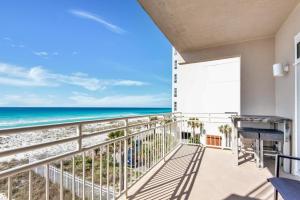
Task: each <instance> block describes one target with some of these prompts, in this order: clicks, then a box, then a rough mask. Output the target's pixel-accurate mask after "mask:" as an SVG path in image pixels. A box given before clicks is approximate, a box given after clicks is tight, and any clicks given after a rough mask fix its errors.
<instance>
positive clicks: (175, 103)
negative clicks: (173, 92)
mask: <svg viewBox="0 0 300 200" xmlns="http://www.w3.org/2000/svg"><path fill="white" fill-rule="evenodd" d="M174 111H177V102H176V101H174Z"/></svg>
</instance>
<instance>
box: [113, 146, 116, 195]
mask: <svg viewBox="0 0 300 200" xmlns="http://www.w3.org/2000/svg"><path fill="white" fill-rule="evenodd" d="M113 171H114V172H113V198H114V199H115V196H116V192H115V191H116V143H115V142H114V169H113Z"/></svg>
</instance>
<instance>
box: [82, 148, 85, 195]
mask: <svg viewBox="0 0 300 200" xmlns="http://www.w3.org/2000/svg"><path fill="white" fill-rule="evenodd" d="M82 199H85V152H83V153H82Z"/></svg>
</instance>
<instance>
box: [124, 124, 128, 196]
mask: <svg viewBox="0 0 300 200" xmlns="http://www.w3.org/2000/svg"><path fill="white" fill-rule="evenodd" d="M125 127H126V128H125V136H128V134H129V133H128V119H126V120H125ZM127 154H128V140H127V138H126V139H125V141H124V190H125V199H127V187H128V186H127V159H128V155H127Z"/></svg>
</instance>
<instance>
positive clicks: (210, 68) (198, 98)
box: [174, 57, 240, 113]
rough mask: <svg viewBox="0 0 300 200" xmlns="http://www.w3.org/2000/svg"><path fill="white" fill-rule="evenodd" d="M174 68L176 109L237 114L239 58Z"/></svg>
mask: <svg viewBox="0 0 300 200" xmlns="http://www.w3.org/2000/svg"><path fill="white" fill-rule="evenodd" d="M174 71H175V70H174ZM176 71H177V73H175V74H174V78H175V75H177V83H175V82H174V85H176V87H175V86H174V87H175V88H176V89H177V97H174V98H176V102H177V106H178V111H179V112H183V113H224V112H236V113H240V58H239V57H237V58H229V59H221V60H215V61H208V62H197V63H191V64H184V65H180V66H178V68H177V69H176ZM175 88H174V89H175Z"/></svg>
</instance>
